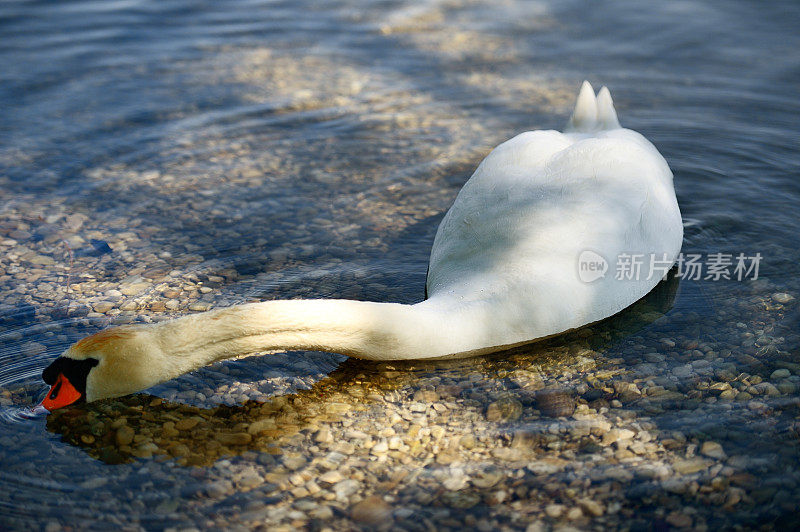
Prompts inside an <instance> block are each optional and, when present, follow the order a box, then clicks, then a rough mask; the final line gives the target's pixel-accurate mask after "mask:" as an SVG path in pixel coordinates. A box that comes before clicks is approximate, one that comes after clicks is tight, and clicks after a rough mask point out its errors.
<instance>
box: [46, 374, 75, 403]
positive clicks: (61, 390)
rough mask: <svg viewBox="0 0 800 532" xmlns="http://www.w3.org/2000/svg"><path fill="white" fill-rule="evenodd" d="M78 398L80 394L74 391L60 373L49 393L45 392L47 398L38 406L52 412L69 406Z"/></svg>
mask: <svg viewBox="0 0 800 532" xmlns="http://www.w3.org/2000/svg"><path fill="white" fill-rule="evenodd" d="M80 398H81V392H79V391H78V390H76V389H75V387H74V386H73V385H72V383H71V382H69V380H68V379H67V378H66V377H65V376H64V374H63V373H61V374H59V375H58V378H57V379H56V382H55V384H53V386H51V387H50V391H49V392H47V396H46V397H45V398H44V401H42V403H41V405H40V406H43V407H45V408H46V409H48V410H50V411H51V412H52V411H53V410H55V409H56V408H63V407H65V406H68V405H71V404H72V403H74V402H76V401H77V400H78V399H80Z"/></svg>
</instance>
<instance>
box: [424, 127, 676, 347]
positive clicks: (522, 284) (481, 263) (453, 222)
mask: <svg viewBox="0 0 800 532" xmlns="http://www.w3.org/2000/svg"><path fill="white" fill-rule="evenodd" d="M681 238H682V226H681V223H680V213H679V211H678V207H677V202H676V201H675V195H674V191H673V188H672V174H671V172H670V171H669V168H668V166H667V165H666V162H665V161H664V160H663V158H662V157H661V156H660V154H658V152H657V151H656V150H655V148H654V147H652V145H651V144H650V143H649V142H647V141H646V140H645V139H644V137H641V135H639V134H638V133H635V132H633V131H628V130H614V131H611V132H602V133H601V132H598V133H597V134H595V135H585V134H582V135H562V134H560V133H557V132H549V131H544V132H532V133H529V134H523V135H520V136H518V137H515V138H514V139H512V140H511V141H509V142H507V143H504V144H503V145H501V146H500V147H498V148H497V149H496V150H495V152H493V153H492V154H490V155H489V156H488V157H487V159H486V160H485V161H484V162H483V163H482V164H481V165H480V167H479V168H478V170H477V171H476V172H475V174H474V175H473V177H472V178H470V180H469V181H468V182H467V184H466V185H465V186H464V188H463V189H462V191H461V192H460V193H459V195H458V197H457V198H456V201H455V203H454V204H453V206H452V207H451V209H450V211H449V212H448V213H447V215H446V216H445V218H444V220H443V221H442V224H441V225H440V227H439V230H438V232H437V235H436V239H435V241H434V246H433V250H432V253H431V262H430V271H429V277H428V291H429V294H430V295H431V296H435V295H437V294H450V295H451V296H453V297H458V298H460V299H461V300H495V301H498V302H500V304H499V308H502V309H504V310H503V311H504V312H505V311H507V312H508V313H509V315H507V316H505V317H504V319H503V320H502V321H503V322H506V323H510V324H513V325H511V327H512V328H513V329H515V330H516V329H517V328H519V329H520V332H519V334H520V335H522V336H524V335H528V337H529V338H535V337H538V336H544V335H548V334H554V333H557V332H560V331H563V330H566V329H569V328H572V327H577V326H580V325H583V324H585V323H589V322H591V321H596V320H598V319H602V318H604V317H607V316H609V315H611V314H613V313H615V312H618V311H619V310H621V309H622V308H625V307H626V306H628V305H630V304H632V303H633V302H635V301H636V300H638V299H639V298H641V297H642V296H644V295H645V294H646V293H647V292H649V291H650V290H651V289H652V288H653V286H655V284H656V283H657V282H658V279H654V280H653V279H641V280H638V281H626V282H625V283H621V282H615V279H614V277H613V273H614V270H613V268H614V261H616V260H617V258H618V256H620V255H623V254H641V255H647V254H650V253H657V254H663V253H667V255H668V258H671V259H672V260H674V258H675V256H676V255H677V252H678V251H679V249H680V242H681ZM585 250H593V251H594V252H596V253H598V254H600V255H601V256H603V257H604V258H605V260H607V261H608V262H609V267H610V268H611V274H610V275H607V276H606V277H605V278H602V279H600V280H598V281H596V282H595V283H583V282H581V281H580V279H579V278H578V275H577V273H578V259H579V256H580V254H581V252H583V251H585ZM645 273H647V272H645ZM659 277H660V276H659Z"/></svg>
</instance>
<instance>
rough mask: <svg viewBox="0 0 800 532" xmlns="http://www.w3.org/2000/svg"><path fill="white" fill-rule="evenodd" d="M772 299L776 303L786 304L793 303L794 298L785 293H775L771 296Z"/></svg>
mask: <svg viewBox="0 0 800 532" xmlns="http://www.w3.org/2000/svg"><path fill="white" fill-rule="evenodd" d="M772 299H774V300H775V302H776V303H781V304H786V303H791V302H792V301H794V296H793V295H791V294H787V293H786V292H777V293H775V294H772Z"/></svg>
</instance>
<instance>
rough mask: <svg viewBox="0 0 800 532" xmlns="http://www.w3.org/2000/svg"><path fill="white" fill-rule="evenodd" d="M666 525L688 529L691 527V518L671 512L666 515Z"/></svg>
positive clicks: (680, 513)
mask: <svg viewBox="0 0 800 532" xmlns="http://www.w3.org/2000/svg"><path fill="white" fill-rule="evenodd" d="M667 523H669V524H671V525H672V526H674V527H676V528H689V527H691V526H692V518H691V517H689V516H688V515H686V514H685V513H682V512H671V513H670V514H669V515H667Z"/></svg>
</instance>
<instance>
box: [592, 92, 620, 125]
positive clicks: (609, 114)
mask: <svg viewBox="0 0 800 532" xmlns="http://www.w3.org/2000/svg"><path fill="white" fill-rule="evenodd" d="M597 122H598V125H599V126H600V129H617V128H618V127H619V120H617V111H616V110H615V109H614V101H613V100H612V99H611V92H609V90H608V87H603V88H601V89H600V92H598V93H597Z"/></svg>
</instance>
